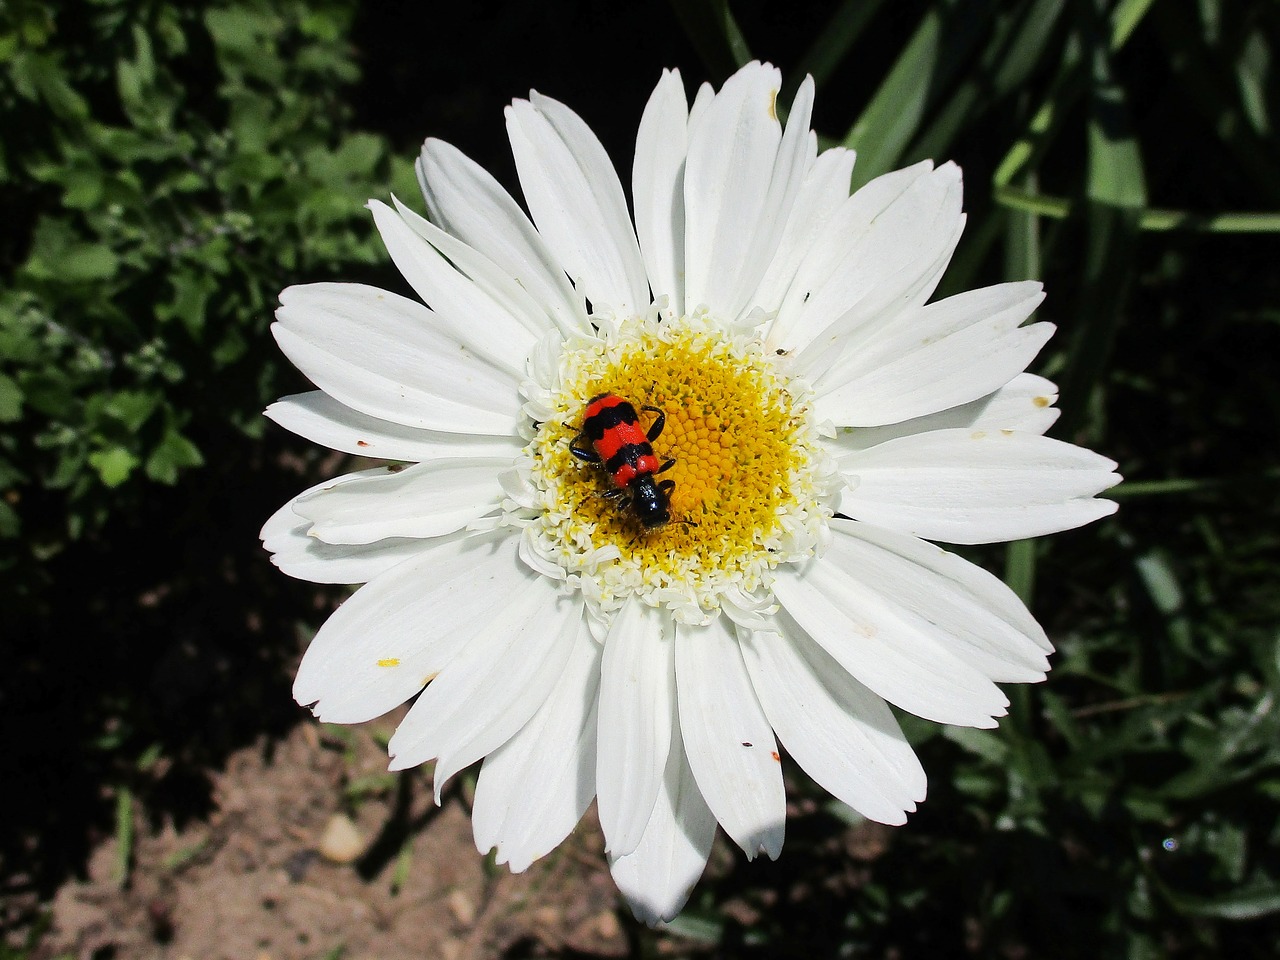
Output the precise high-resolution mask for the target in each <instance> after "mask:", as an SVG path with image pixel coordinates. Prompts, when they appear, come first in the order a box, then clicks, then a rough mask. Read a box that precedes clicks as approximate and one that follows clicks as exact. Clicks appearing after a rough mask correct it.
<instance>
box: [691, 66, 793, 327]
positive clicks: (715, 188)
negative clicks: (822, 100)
mask: <svg viewBox="0 0 1280 960" xmlns="http://www.w3.org/2000/svg"><path fill="white" fill-rule="evenodd" d="M781 85H782V77H781V74H780V73H779V72H778V70H777V69H776V68H774V67H772V66H769V65H767V64H759V63H755V64H750V65H748V66H747V67H744V68H743V69H742V70H739V71H738V72H737V73H736V74H734V75H733V76H732V77H731V78H730V79H729V80H728V81H726V82H725V85H724V87H723V88H721V90H720V92H719V94H717V95H716V97H715V99H714V100H712V101H711V103H710V104H709V105H708V106H707V107H706V109H705V111H704V113H703V114H702V115H701V116H700V117H699V118H698V122H697V124H696V126H691V128H690V135H689V157H688V160H687V161H686V164H685V181H684V195H685V211H686V214H685V216H686V223H687V229H686V235H685V256H686V263H685V269H686V284H687V288H686V289H687V293H686V297H685V303H686V306H687V307H689V308H693V309H696V308H697V307H699V306H706V307H708V308H709V309H710V310H711V311H712V312H713V313H715V314H717V315H719V316H723V317H725V318H734V317H737V316H739V315H740V314H742V313H744V312H746V311H748V310H749V309H750V308H751V307H753V306H754V305H755V304H754V302H753V301H751V299H750V298H751V295H752V294H753V293H754V292H755V289H756V287H757V286H758V285H759V283H760V278H761V277H762V276H763V274H764V272H765V270H766V269H767V268H768V265H769V260H770V258H771V257H772V256H773V253H774V251H775V250H777V247H778V242H779V240H780V239H781V237H782V233H783V230H784V228H785V226H786V223H787V220H788V217H789V215H790V213H791V208H792V206H793V205H794V203H795V197H796V194H797V193H798V192H799V188H800V182H801V180H802V178H803V171H804V169H805V165H806V162H807V161H808V159H809V148H810V138H809V117H810V111H811V108H812V105H813V82H812V80H811V79H808V78H806V80H805V81H804V82H803V83H802V84H801V85H800V89H799V91H798V92H797V94H796V98H795V102H794V103H793V104H792V111H791V117H790V119H789V121H788V124H787V130H786V132H785V134H784V133H783V131H782V126H781V124H780V123H779V122H778V116H777V96H778V90H779V89H780V88H781Z"/></svg>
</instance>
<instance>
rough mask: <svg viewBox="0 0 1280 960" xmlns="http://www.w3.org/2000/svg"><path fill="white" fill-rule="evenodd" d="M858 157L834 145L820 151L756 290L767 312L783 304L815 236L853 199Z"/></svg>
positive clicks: (757, 297)
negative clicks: (853, 182)
mask: <svg viewBox="0 0 1280 960" xmlns="http://www.w3.org/2000/svg"><path fill="white" fill-rule="evenodd" d="M854 157H855V154H854V152H853V151H852V150H846V149H845V148H844V147H832V148H831V149H830V150H824V151H823V152H822V153H821V154H819V155H818V156H817V158H816V159H815V160H814V161H813V163H812V164H811V165H810V167H809V170H808V172H807V173H806V174H805V178H804V182H803V183H802V184H801V185H800V192H799V193H798V194H797V195H796V202H795V206H794V207H793V208H792V210H791V216H790V217H789V218H788V220H787V226H786V229H785V230H784V231H783V233H782V239H781V240H780V241H779V243H778V250H777V252H776V253H775V254H774V257H773V260H772V261H771V262H770V263H769V268H768V269H767V270H766V271H765V274H764V279H763V280H761V281H760V286H759V287H758V288H757V289H756V295H755V297H754V301H755V303H756V304H757V305H759V307H760V309H762V310H764V311H765V312H766V313H776V312H777V310H778V308H779V307H780V306H782V299H783V297H784V296H785V295H786V292H787V288H788V287H789V286H791V281H792V280H793V279H794V278H795V275H796V271H797V270H798V269H800V263H801V261H802V260H804V258H805V256H806V255H807V254H808V252H809V250H810V248H811V247H812V246H813V242H814V240H815V238H816V237H817V236H818V234H819V233H820V232H821V230H822V228H823V226H824V225H825V224H826V222H827V221H828V220H830V219H831V215H832V213H834V212H835V211H836V210H838V209H839V208H840V206H841V204H843V203H844V202H845V201H846V200H848V199H849V182H850V181H851V180H852V178H853V163H854Z"/></svg>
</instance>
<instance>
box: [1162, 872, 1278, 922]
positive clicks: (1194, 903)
mask: <svg viewBox="0 0 1280 960" xmlns="http://www.w3.org/2000/svg"><path fill="white" fill-rule="evenodd" d="M1174 897H1175V899H1176V902H1177V905H1178V907H1179V908H1180V909H1182V910H1184V911H1186V912H1187V913H1191V914H1195V915H1196V916H1201V917H1220V918H1221V919H1223V920H1237V921H1238V920H1257V919H1259V918H1260V917H1269V916H1271V915H1272V914H1276V913H1280V883H1270V882H1268V883H1258V884H1252V885H1250V886H1248V887H1243V888H1241V889H1239V890H1235V891H1232V892H1231V893H1226V894H1223V895H1222V896H1218V897H1191V896H1187V895H1185V894H1175V895H1174Z"/></svg>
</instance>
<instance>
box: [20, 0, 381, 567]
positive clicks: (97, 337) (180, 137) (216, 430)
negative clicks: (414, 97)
mask: <svg viewBox="0 0 1280 960" xmlns="http://www.w3.org/2000/svg"><path fill="white" fill-rule="evenodd" d="M353 11H354V4H353V3H351V2H349V0H332V2H325V3H319V4H316V3H304V2H274V0H258V2H252V3H243V2H241V3H235V4H231V5H220V4H182V5H171V4H164V3H156V2H140V0H94V2H81V3H72V4H59V5H51V4H45V3H34V2H26V3H24V2H21V0H16V2H14V3H11V4H9V5H7V7H6V8H5V11H4V12H3V13H0V125H2V126H3V128H4V130H5V139H4V143H3V146H2V147H0V151H2V152H0V196H2V197H3V201H4V206H5V209H6V211H7V213H8V227H9V230H8V232H7V237H6V241H5V243H4V245H3V247H0V270H3V274H4V281H3V283H0V364H2V366H0V423H3V424H4V432H3V437H2V439H0V538H3V539H0V570H6V569H8V570H14V569H17V570H18V571H23V570H28V569H29V568H30V565H29V564H25V563H23V561H29V560H32V559H43V558H46V557H48V556H50V555H51V554H54V553H56V552H58V551H60V550H62V549H64V548H65V546H66V545H67V544H68V542H70V541H72V540H75V539H76V538H78V537H81V536H83V535H85V534H86V533H89V532H92V531H93V530H96V529H98V528H99V527H100V526H101V525H102V524H103V523H104V522H105V521H106V520H107V519H108V518H109V516H111V515H113V514H116V515H120V514H126V513H128V512H129V511H131V510H133V509H135V508H136V505H137V504H138V503H139V502H140V500H141V499H142V498H145V497H147V496H148V489H149V488H152V487H153V486H154V485H156V484H163V485H172V484H175V483H177V482H179V481H180V479H181V478H183V477H184V476H186V475H187V474H188V473H189V472H190V471H191V470H193V469H196V468H199V467H200V466H201V465H202V464H204V463H205V461H206V459H207V458H208V457H209V456H216V455H218V446H219V445H220V444H225V443H228V442H234V435H235V433H236V432H239V433H240V434H242V435H255V434H257V433H259V432H260V430H261V418H260V416H259V414H260V411H261V409H262V404H263V403H264V402H266V401H267V400H269V399H271V398H272V397H274V396H275V395H277V394H278V393H279V392H280V389H279V385H278V383H277V379H278V375H279V374H278V368H279V362H278V361H277V358H276V353H275V351H274V350H272V349H271V348H270V343H269V339H270V338H269V337H268V336H267V335H266V333H265V331H266V327H267V324H268V323H269V322H270V318H271V313H272V309H273V307H274V303H275V298H276V295H277V294H278V293H279V291H280V290H281V289H282V288H283V287H284V286H286V285H288V284H289V283H290V282H292V281H293V280H294V279H296V278H302V277H305V278H307V279H312V280H314V279H317V278H321V277H324V276H329V275H339V274H343V273H345V274H346V275H348V276H349V275H350V274H351V273H352V272H353V271H355V270H357V269H358V268H359V265H361V264H367V263H371V262H374V261H376V260H377V259H378V257H379V251H380V246H379V245H378V244H377V242H376V240H374V239H373V238H372V236H371V231H370V229H369V226H368V224H367V214H366V213H365V211H364V210H363V209H362V208H361V203H362V201H363V199H364V198H365V197H367V196H373V195H383V194H385V193H386V189H387V188H386V185H387V182H388V167H389V165H388V151H387V147H386V144H385V142H384V140H383V139H381V138H379V137H376V136H373V135H370V134H367V133H353V132H349V131H348V130H347V129H346V128H345V124H346V118H347V116H348V113H349V108H348V107H347V106H346V103H345V101H344V100H343V99H342V96H343V90H344V88H346V87H348V86H349V85H350V84H351V83H352V82H353V81H354V80H355V79H356V78H357V71H356V67H355V65H354V62H353V60H352V56H351V51H350V49H349V48H348V45H347V41H346V40H345V37H346V34H347V31H348V29H349V27H350V21H351V17H352V15H353ZM19 538H21V539H19ZM11 576H13V574H12V573H10V574H6V577H11ZM10 586H11V587H13V586H15V584H14V583H13V581H12V580H11V581H10Z"/></svg>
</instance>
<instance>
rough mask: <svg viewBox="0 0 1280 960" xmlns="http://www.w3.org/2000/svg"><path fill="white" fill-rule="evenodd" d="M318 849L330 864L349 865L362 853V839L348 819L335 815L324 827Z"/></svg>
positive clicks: (343, 815) (341, 815) (344, 816)
mask: <svg viewBox="0 0 1280 960" xmlns="http://www.w3.org/2000/svg"><path fill="white" fill-rule="evenodd" d="M318 849H319V850H320V856H322V857H324V858H325V859H326V860H328V861H329V862H330V863H351V862H352V861H354V860H355V859H356V858H357V857H359V856H360V854H362V853H364V837H363V836H361V835H360V831H359V830H358V829H356V825H355V824H354V823H352V822H351V818H350V817H348V816H346V815H345V814H341V813H335V814H334V815H333V816H332V817H330V818H329V822H328V823H326V824H325V826H324V833H322V834H321V835H320V844H319V847H318Z"/></svg>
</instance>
